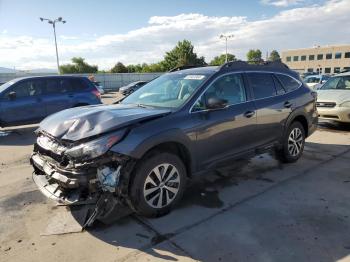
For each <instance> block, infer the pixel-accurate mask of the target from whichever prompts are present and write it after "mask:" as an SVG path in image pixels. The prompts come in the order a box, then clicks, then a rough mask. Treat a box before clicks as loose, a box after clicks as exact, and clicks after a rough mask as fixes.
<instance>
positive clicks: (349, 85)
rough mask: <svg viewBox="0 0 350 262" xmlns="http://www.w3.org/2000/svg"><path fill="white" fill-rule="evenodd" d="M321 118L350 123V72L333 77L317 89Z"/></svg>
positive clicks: (317, 104) (318, 109) (318, 108)
mask: <svg viewBox="0 0 350 262" xmlns="http://www.w3.org/2000/svg"><path fill="white" fill-rule="evenodd" d="M316 106H317V111H318V114H319V117H320V118H321V119H326V120H334V121H337V122H345V123H350V72H347V73H342V74H338V75H335V76H333V77H331V78H330V79H329V80H328V81H327V82H326V83H325V84H324V85H322V86H321V87H320V89H319V90H317V103H316Z"/></svg>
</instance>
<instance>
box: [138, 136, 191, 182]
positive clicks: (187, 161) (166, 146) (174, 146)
mask: <svg viewBox="0 0 350 262" xmlns="http://www.w3.org/2000/svg"><path fill="white" fill-rule="evenodd" d="M160 151H161V152H168V153H173V154H175V155H177V156H178V157H180V159H181V160H182V162H183V163H184V165H185V167H186V172H187V176H188V177H189V176H191V163H192V162H191V155H190V152H189V151H188V150H187V148H186V147H185V146H184V145H182V144H181V143H178V142H165V143H161V144H159V145H156V146H154V147H152V148H151V149H149V150H148V151H147V152H146V153H145V154H144V156H143V157H147V156H150V155H153V154H156V153H157V152H160Z"/></svg>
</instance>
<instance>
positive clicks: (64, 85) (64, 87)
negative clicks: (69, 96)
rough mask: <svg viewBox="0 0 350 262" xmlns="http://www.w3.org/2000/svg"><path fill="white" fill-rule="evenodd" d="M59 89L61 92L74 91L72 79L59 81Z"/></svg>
mask: <svg viewBox="0 0 350 262" xmlns="http://www.w3.org/2000/svg"><path fill="white" fill-rule="evenodd" d="M58 88H59V91H60V93H68V92H72V91H73V87H72V84H71V81H70V79H68V78H67V79H61V80H60V81H59V87H58Z"/></svg>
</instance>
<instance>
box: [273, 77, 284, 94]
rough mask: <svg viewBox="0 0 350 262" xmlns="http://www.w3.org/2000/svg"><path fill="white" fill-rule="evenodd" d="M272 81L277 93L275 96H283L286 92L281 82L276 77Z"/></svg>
mask: <svg viewBox="0 0 350 262" xmlns="http://www.w3.org/2000/svg"><path fill="white" fill-rule="evenodd" d="M273 80H274V81H275V88H276V91H277V95H283V94H285V93H286V90H284V88H283V86H282V84H281V82H280V81H279V80H278V79H277V78H276V77H274V78H273Z"/></svg>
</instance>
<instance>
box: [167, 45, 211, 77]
mask: <svg viewBox="0 0 350 262" xmlns="http://www.w3.org/2000/svg"><path fill="white" fill-rule="evenodd" d="M193 49H194V48H193V45H192V43H191V42H190V41H188V40H183V41H180V42H178V43H177V45H176V46H175V47H174V48H173V49H172V50H171V51H169V52H166V54H165V56H164V60H163V61H162V62H161V67H162V68H163V69H164V70H165V71H168V70H170V69H172V68H175V67H178V66H186V65H193V66H202V65H205V64H206V63H205V60H204V57H203V56H202V57H197V54H196V53H195V52H193Z"/></svg>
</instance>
